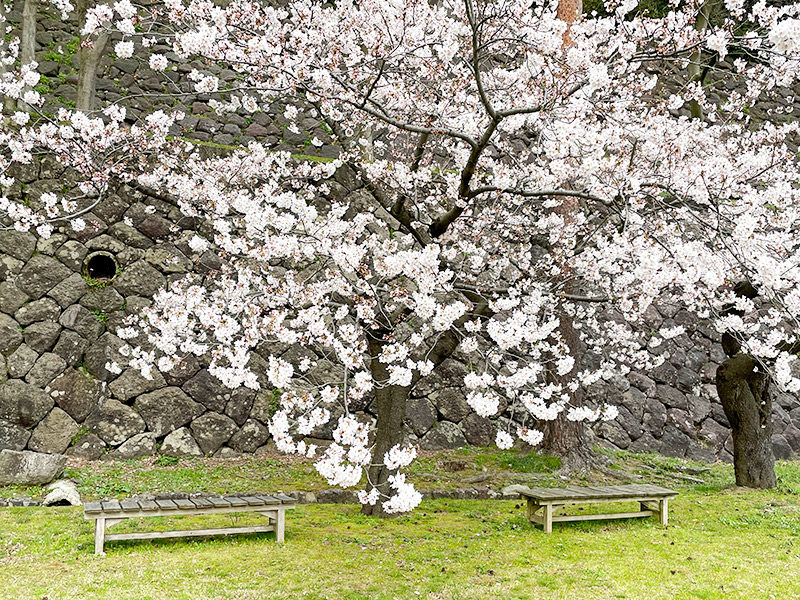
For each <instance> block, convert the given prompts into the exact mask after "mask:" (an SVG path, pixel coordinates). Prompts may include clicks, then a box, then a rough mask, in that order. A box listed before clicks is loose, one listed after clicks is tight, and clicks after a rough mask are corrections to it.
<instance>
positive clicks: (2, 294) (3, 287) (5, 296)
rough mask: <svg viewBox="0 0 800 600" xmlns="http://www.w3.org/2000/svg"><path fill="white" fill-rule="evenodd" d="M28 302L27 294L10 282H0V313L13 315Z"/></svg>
mask: <svg viewBox="0 0 800 600" xmlns="http://www.w3.org/2000/svg"><path fill="white" fill-rule="evenodd" d="M27 301H28V294H26V293H25V292H23V291H22V290H21V289H19V288H18V287H17V286H15V285H14V284H13V283H11V282H10V281H3V282H0V311H2V312H4V313H8V314H10V315H13V314H14V313H15V312H17V311H18V310H19V309H20V307H22V305H23V304H25V303H26V302H27Z"/></svg>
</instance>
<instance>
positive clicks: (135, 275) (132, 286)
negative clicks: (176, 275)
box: [113, 260, 167, 298]
mask: <svg viewBox="0 0 800 600" xmlns="http://www.w3.org/2000/svg"><path fill="white" fill-rule="evenodd" d="M166 283H167V280H166V279H165V278H164V276H163V275H162V274H161V273H159V272H158V271H156V270H155V269H154V268H153V267H151V266H150V264H148V263H147V262H146V261H144V260H140V261H137V262H135V263H133V264H132V265H130V266H127V267H125V268H124V269H123V270H122V273H120V274H119V275H117V278H116V279H115V280H114V284H113V285H114V287H115V288H116V290H117V291H118V292H119V293H120V294H122V295H123V296H144V297H145V298H151V297H153V296H154V295H155V293H156V292H157V291H158V290H159V288H162V287H164V286H165V285H166Z"/></svg>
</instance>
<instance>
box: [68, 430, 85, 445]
mask: <svg viewBox="0 0 800 600" xmlns="http://www.w3.org/2000/svg"><path fill="white" fill-rule="evenodd" d="M89 433H90V431H89V430H88V429H87V428H86V427H81V428H80V429H79V430H78V433H76V434H75V435H73V436H72V439H71V440H70V441H69V445H70V446H74V445H75V444H77V443H78V442H79V441H81V438H83V437H84V436H85V435H88V434H89Z"/></svg>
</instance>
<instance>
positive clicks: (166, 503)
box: [156, 500, 178, 510]
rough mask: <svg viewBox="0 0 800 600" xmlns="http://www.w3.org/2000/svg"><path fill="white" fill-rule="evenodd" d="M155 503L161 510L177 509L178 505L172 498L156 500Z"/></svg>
mask: <svg viewBox="0 0 800 600" xmlns="http://www.w3.org/2000/svg"><path fill="white" fill-rule="evenodd" d="M156 504H158V508H160V509H161V510H178V505H177V504H175V502H173V501H172V500H156Z"/></svg>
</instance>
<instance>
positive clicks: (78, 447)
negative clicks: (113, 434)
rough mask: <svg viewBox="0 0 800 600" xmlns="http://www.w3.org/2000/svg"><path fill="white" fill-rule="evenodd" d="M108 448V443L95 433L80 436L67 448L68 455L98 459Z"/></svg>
mask: <svg viewBox="0 0 800 600" xmlns="http://www.w3.org/2000/svg"><path fill="white" fill-rule="evenodd" d="M105 450H106V443H105V442H104V441H103V440H101V439H100V438H99V437H97V436H96V435H95V434H93V433H87V434H86V435H82V436H80V437H79V438H78V439H77V440H76V441H75V443H74V444H73V445H72V446H70V447H69V448H67V452H66V455H67V456H74V457H76V458H84V459H86V460H97V459H98V458H100V457H101V456H102V455H103V452H105Z"/></svg>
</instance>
